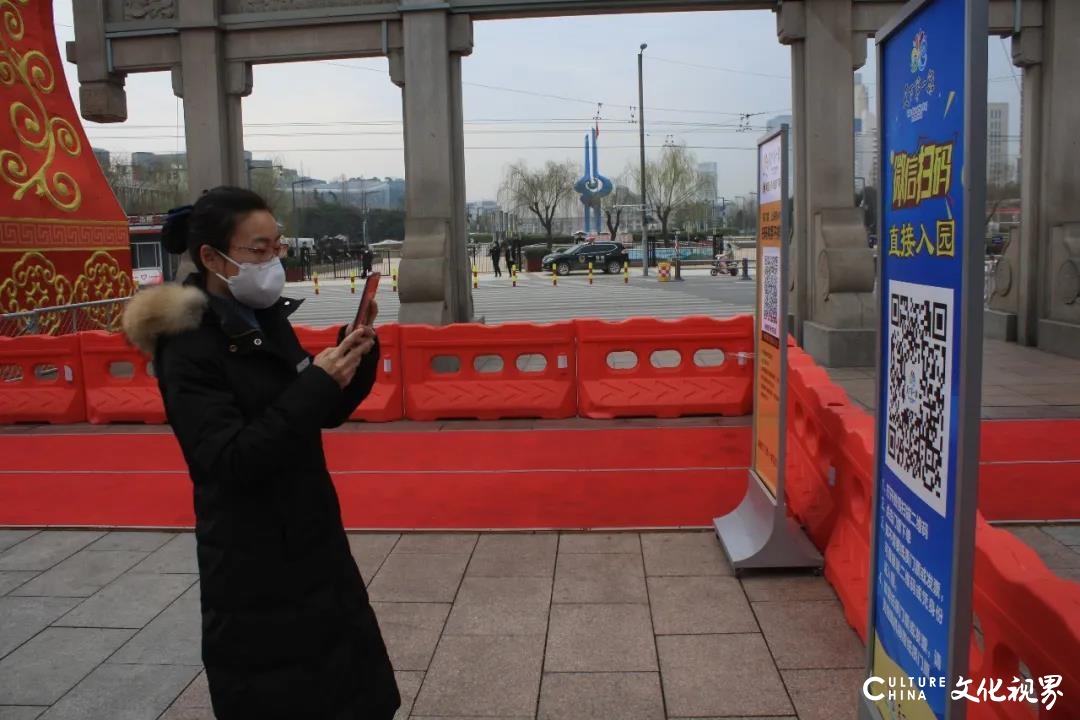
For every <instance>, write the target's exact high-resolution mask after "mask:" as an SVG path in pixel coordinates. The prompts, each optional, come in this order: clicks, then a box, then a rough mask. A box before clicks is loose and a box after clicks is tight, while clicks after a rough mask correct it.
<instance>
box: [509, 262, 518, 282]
mask: <svg viewBox="0 0 1080 720" xmlns="http://www.w3.org/2000/svg"><path fill="white" fill-rule="evenodd" d="M510 286H511V287H517V265H511V266H510Z"/></svg>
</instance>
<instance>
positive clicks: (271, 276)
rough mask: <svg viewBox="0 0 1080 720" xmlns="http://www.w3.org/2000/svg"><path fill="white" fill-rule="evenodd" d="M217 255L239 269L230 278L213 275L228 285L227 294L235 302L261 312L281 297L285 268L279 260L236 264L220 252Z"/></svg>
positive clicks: (272, 259) (283, 287)
mask: <svg viewBox="0 0 1080 720" xmlns="http://www.w3.org/2000/svg"><path fill="white" fill-rule="evenodd" d="M218 254H219V255H221V257H223V258H225V259H226V260H228V261H229V262H231V263H232V264H233V265H235V266H236V267H238V268H240V272H239V273H237V274H236V275H233V276H232V277H230V278H227V277H225V276H224V275H221V274H220V273H215V274H216V275H217V276H218V277H219V278H221V279H222V280H224V281H225V282H226V283H227V284H228V285H229V292H231V293H232V296H233V297H234V298H236V301H237V302H241V303H243V304H244V305H247V306H248V307H249V308H253V309H255V310H263V309H265V308H268V307H270V306H271V305H273V304H274V303H276V302H277V301H278V298H280V297H281V291H282V290H284V289H285V268H284V266H282V264H281V260H280V259H279V258H271V259H269V260H267V261H266V262H263V263H238V262H236V261H235V260H233V259H232V258H231V257H229V256H228V255H226V254H225V253H223V252H221V251H218Z"/></svg>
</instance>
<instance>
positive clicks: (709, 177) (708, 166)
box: [697, 162, 719, 207]
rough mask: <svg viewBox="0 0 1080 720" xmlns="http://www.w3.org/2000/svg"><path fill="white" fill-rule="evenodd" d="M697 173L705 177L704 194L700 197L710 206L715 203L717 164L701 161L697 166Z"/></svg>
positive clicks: (717, 177) (717, 176)
mask: <svg viewBox="0 0 1080 720" xmlns="http://www.w3.org/2000/svg"><path fill="white" fill-rule="evenodd" d="M697 170H698V173H699V174H700V175H701V176H702V177H703V178H704V179H705V183H704V184H705V196H704V197H703V198H702V200H703V201H704V202H706V203H707V204H708V205H709V206H710V207H712V206H713V205H715V204H716V187H717V181H718V179H719V171H718V167H717V164H716V163H714V162H703V163H699V164H698V166H697Z"/></svg>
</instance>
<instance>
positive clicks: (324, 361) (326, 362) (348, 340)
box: [315, 326, 375, 388]
mask: <svg viewBox="0 0 1080 720" xmlns="http://www.w3.org/2000/svg"><path fill="white" fill-rule="evenodd" d="M374 346H375V331H374V330H372V329H371V327H370V326H364V327H362V328H360V329H359V330H354V331H352V332H350V333H348V334H347V335H346V336H345V338H344V339H343V340H342V341H341V344H340V345H336V346H334V347H330V348H326V349H325V350H323V351H322V352H321V353H319V354H318V355H316V356H315V366H316V367H319V368H322V369H323V370H324V371H325V372H326V374H327V375H329V376H330V377H332V378H334V380H335V381H337V384H338V385H340V386H341V387H342V388H345V387H347V386H348V385H349V383H350V382H352V379H353V376H354V375H356V368H357V367H359V365H360V361H361V360H363V358H364V356H365V355H367V354H368V353H369V352H371V348H372V347H374Z"/></svg>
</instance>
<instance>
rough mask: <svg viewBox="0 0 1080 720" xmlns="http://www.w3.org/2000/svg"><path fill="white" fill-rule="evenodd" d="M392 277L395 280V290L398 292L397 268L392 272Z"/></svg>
mask: <svg viewBox="0 0 1080 720" xmlns="http://www.w3.org/2000/svg"><path fill="white" fill-rule="evenodd" d="M390 279H391V280H393V285H394V292H397V270H395V271H394V272H392V273H390Z"/></svg>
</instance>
